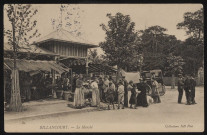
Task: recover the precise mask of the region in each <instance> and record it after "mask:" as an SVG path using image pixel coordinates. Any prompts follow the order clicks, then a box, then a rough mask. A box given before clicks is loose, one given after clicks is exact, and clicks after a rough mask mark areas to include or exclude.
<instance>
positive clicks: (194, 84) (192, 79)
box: [190, 78, 196, 90]
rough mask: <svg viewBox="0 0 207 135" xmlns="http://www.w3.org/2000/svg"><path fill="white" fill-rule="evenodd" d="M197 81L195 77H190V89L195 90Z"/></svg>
mask: <svg viewBox="0 0 207 135" xmlns="http://www.w3.org/2000/svg"><path fill="white" fill-rule="evenodd" d="M195 86H196V81H195V79H194V78H191V79H190V90H195Z"/></svg>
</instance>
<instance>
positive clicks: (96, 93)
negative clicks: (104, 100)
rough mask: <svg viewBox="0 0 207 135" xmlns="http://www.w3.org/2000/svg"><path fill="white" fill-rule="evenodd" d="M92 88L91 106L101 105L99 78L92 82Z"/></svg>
mask: <svg viewBox="0 0 207 135" xmlns="http://www.w3.org/2000/svg"><path fill="white" fill-rule="evenodd" d="M91 88H92V103H91V106H97V107H99V105H100V95H99V89H98V80H97V78H95V79H94V81H93V82H92V83H91Z"/></svg>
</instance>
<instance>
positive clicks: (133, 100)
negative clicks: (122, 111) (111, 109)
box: [129, 94, 137, 105]
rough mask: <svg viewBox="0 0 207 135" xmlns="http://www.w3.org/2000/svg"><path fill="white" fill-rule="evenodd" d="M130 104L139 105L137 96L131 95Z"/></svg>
mask: <svg viewBox="0 0 207 135" xmlns="http://www.w3.org/2000/svg"><path fill="white" fill-rule="evenodd" d="M129 104H135V105H136V104H137V97H136V94H131V97H130V100H129Z"/></svg>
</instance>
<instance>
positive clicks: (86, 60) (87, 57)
mask: <svg viewBox="0 0 207 135" xmlns="http://www.w3.org/2000/svg"><path fill="white" fill-rule="evenodd" d="M86 75H87V76H88V57H87V58H86Z"/></svg>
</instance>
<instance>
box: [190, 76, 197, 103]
mask: <svg viewBox="0 0 207 135" xmlns="http://www.w3.org/2000/svg"><path fill="white" fill-rule="evenodd" d="M194 76H195V75H194V74H192V75H191V77H190V84H191V86H190V90H191V102H192V104H196V102H195V86H196V81H195V78H194Z"/></svg>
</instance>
